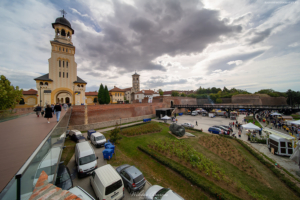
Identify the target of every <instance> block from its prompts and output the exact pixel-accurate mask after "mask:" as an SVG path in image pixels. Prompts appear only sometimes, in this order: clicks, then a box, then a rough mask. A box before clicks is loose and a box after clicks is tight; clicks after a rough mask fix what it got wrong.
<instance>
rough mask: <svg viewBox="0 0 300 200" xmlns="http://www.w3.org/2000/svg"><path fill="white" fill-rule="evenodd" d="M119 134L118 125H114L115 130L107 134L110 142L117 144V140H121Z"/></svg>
mask: <svg viewBox="0 0 300 200" xmlns="http://www.w3.org/2000/svg"><path fill="white" fill-rule="evenodd" d="M119 133H120V128H119V125H118V123H116V126H115V128H114V129H113V130H111V131H110V134H109V138H110V141H111V142H113V143H116V144H117V143H118V140H120V139H122V137H121V136H120V134H119Z"/></svg>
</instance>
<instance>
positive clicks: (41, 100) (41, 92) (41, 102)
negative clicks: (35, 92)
mask: <svg viewBox="0 0 300 200" xmlns="http://www.w3.org/2000/svg"><path fill="white" fill-rule="evenodd" d="M40 106H42V85H40Z"/></svg>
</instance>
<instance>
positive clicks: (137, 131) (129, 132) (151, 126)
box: [121, 123, 162, 136]
mask: <svg viewBox="0 0 300 200" xmlns="http://www.w3.org/2000/svg"><path fill="white" fill-rule="evenodd" d="M161 130H162V128H161V127H160V126H159V124H157V123H147V124H143V125H140V126H136V127H130V128H126V129H124V130H122V131H121V134H122V135H126V136H135V135H142V134H148V133H155V132H160V131H161Z"/></svg>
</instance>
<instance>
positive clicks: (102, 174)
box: [95, 164, 121, 187]
mask: <svg viewBox="0 0 300 200" xmlns="http://www.w3.org/2000/svg"><path fill="white" fill-rule="evenodd" d="M95 174H97V176H98V177H99V179H100V180H101V182H102V183H103V185H104V186H105V187H106V186H109V185H111V184H113V183H115V182H116V181H118V180H120V179H121V176H120V175H119V174H118V173H117V171H116V170H115V169H114V168H113V167H112V166H111V165H110V164H107V165H104V166H102V167H99V168H97V169H96V170H95Z"/></svg>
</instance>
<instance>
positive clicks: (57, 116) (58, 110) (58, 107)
mask: <svg viewBox="0 0 300 200" xmlns="http://www.w3.org/2000/svg"><path fill="white" fill-rule="evenodd" d="M54 112H55V115H56V120H57V122H58V121H59V117H60V112H61V106H60V105H59V104H58V103H56V105H55V106H54Z"/></svg>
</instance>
